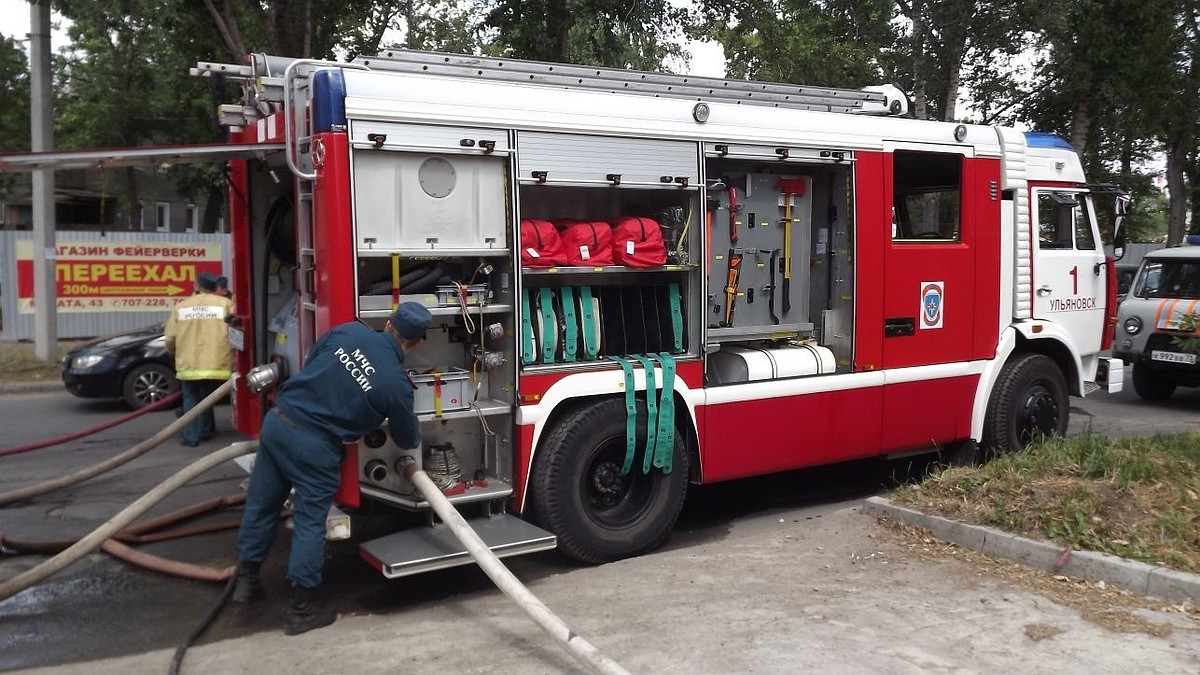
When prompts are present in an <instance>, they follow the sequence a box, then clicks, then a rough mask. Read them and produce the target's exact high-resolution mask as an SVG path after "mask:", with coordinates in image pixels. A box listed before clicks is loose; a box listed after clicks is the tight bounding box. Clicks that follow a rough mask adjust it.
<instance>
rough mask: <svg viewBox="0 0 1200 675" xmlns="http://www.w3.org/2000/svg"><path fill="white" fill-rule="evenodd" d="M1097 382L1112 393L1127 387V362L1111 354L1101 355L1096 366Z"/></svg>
mask: <svg viewBox="0 0 1200 675" xmlns="http://www.w3.org/2000/svg"><path fill="white" fill-rule="evenodd" d="M1096 384H1098V385H1100V387H1101V388H1102V389H1104V390H1105V391H1107V392H1108V393H1110V394H1116V393H1118V392H1120V391H1121V390H1122V389H1124V388H1125V362H1124V361H1122V360H1121V359H1118V358H1114V357H1111V356H1106V357H1101V359H1100V363H1099V365H1098V366H1097V368H1096Z"/></svg>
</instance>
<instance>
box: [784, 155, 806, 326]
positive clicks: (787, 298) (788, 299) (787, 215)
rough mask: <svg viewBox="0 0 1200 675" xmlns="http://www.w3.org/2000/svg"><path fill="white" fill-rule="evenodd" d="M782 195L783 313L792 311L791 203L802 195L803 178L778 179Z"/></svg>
mask: <svg viewBox="0 0 1200 675" xmlns="http://www.w3.org/2000/svg"><path fill="white" fill-rule="evenodd" d="M778 186H779V191H780V192H781V193H783V313H784V314H787V313H788V312H789V311H791V309H792V220H793V219H792V202H793V201H795V199H796V198H797V197H802V196H803V195H804V179H803V178H780V179H779V183H778Z"/></svg>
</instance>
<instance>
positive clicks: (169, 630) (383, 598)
mask: <svg viewBox="0 0 1200 675" xmlns="http://www.w3.org/2000/svg"><path fill="white" fill-rule="evenodd" d="M1072 403H1073V415H1072V425H1071V432H1072V433H1081V432H1083V431H1084V430H1086V429H1089V428H1090V429H1091V430H1092V431H1093V432H1095V433H1099V434H1102V435H1114V436H1116V435H1148V434H1152V433H1158V432H1168V431H1186V430H1200V415H1198V414H1197V412H1198V411H1200V392H1196V391H1191V390H1187V391H1181V392H1180V393H1179V394H1177V395H1176V397H1175V398H1174V399H1172V400H1171V401H1169V402H1166V403H1158V404H1148V403H1145V402H1142V401H1140V400H1139V399H1138V398H1137V397H1136V395H1134V394H1133V393H1132V392H1128V393H1121V394H1116V395H1109V394H1105V393H1098V394H1095V395H1093V396H1092V397H1089V398H1088V399H1072ZM124 412H125V411H124V409H123V408H121V406H119V405H118V404H115V403H106V402H95V401H82V400H79V399H75V398H73V397H71V396H69V395H67V394H65V393H53V394H30V395H19V396H7V397H3V398H0V429H3V430H4V432H3V435H2V436H0V438H2V440H0V449H3V448H6V447H12V446H17V445H22V444H24V443H28V442H32V441H35V440H40V439H43V438H47V437H53V436H57V435H61V434H65V433H68V432H71V431H75V430H77V429H80V428H84V427H88V426H91V425H94V424H97V423H99V422H102V421H106V420H109V419H112V418H113V417H116V416H118V415H121V414H124ZM227 416H228V407H225V406H222V407H219V408H218V431H219V432H221V433H219V434H218V436H217V438H215V439H213V440H211V441H209V442H207V443H205V444H204V445H202V446H201V447H200V448H195V449H193V448H185V447H183V446H180V445H179V444H178V443H176V442H174V441H168V442H167V443H165V444H163V445H162V446H160V447H159V448H158V449H156V450H154V451H152V452H150V453H149V454H147V455H145V456H143V457H141V458H139V459H138V460H135V461H134V462H132V463H131V464H129V465H127V466H125V467H122V468H121V469H119V470H117V471H115V472H113V473H111V474H108V475H106V476H104V477H101V478H98V479H95V480H92V481H89V482H87V483H84V484H82V485H80V486H77V487H74V488H70V489H67V490H64V491H61V492H58V493H53V494H50V495H45V496H43V497H40V498H38V499H36V500H35V501H34V502H32V503H27V504H21V505H17V506H13V507H9V508H6V509H2V510H0V531H3V532H5V533H6V535H7V536H10V537H18V538H24V539H62V538H75V537H78V536H81V535H82V534H85V533H86V532H88V531H90V530H91V529H93V528H94V527H96V526H98V525H99V524H100V523H102V522H103V521H104V520H106V519H107V518H109V517H111V516H112V515H113V514H115V513H116V512H117V511H119V510H120V509H121V508H123V507H124V506H125V505H127V504H128V503H130V502H132V501H133V500H134V499H136V498H137V497H138V496H140V495H141V494H142V493H143V492H145V491H146V490H147V489H149V488H150V487H151V486H153V485H154V484H156V483H157V482H159V481H160V480H162V479H163V478H165V477H167V476H168V475H170V474H171V473H173V472H175V471H176V470H178V469H179V468H180V467H182V466H184V465H185V464H187V463H188V462H189V461H191V460H192V459H194V458H196V457H198V456H200V455H201V454H203V453H204V452H206V451H213V450H216V449H219V448H221V447H223V446H225V445H226V444H228V443H229V442H232V441H234V440H240V437H238V436H237V435H235V434H233V433H232V432H231V431H230V430H229V423H228V420H227ZM173 420H174V417H173V414H172V413H171V412H157V413H150V414H148V415H144V416H142V417H139V418H137V419H135V420H133V421H131V422H128V423H126V424H124V425H121V426H119V427H116V428H114V429H110V430H107V431H104V432H101V433H100V434H97V435H95V436H92V437H88V438H86V439H81V440H78V441H74V442H71V443H68V444H65V445H64V446H61V447H57V448H53V449H47V450H40V451H35V452H32V453H27V454H22V455H17V456H12V457H6V458H0V462H2V463H3V464H4V466H3V471H0V492H4V491H7V490H10V489H14V488H16V487H21V486H24V485H27V484H30V483H34V482H39V481H42V480H46V479H48V478H52V477H54V476H57V475H61V474H63V473H65V472H68V471H71V470H75V469H77V468H80V467H83V466H90V465H92V464H94V463H96V462H99V461H101V460H103V459H105V458H107V457H110V456H113V455H115V454H118V453H119V452H121V451H122V450H124V449H126V448H128V447H131V446H133V445H134V444H136V443H138V442H140V441H141V440H143V439H145V438H147V437H149V436H150V435H152V434H153V433H155V432H157V431H158V430H159V429H161V428H162V427H163V426H165V425H167V424H169V423H170V422H171V421H173ZM909 468H910V466H909V464H908V463H900V464H897V463H886V462H859V463H854V464H850V465H842V466H837V467H828V468H821V469H815V470H809V471H801V472H794V473H789V474H785V475H779V476H770V477H765V478H761V479H753V480H746V481H737V482H733V483H728V484H721V485H716V486H710V487H704V488H700V489H695V490H693V491H692V492H691V493H689V500H688V504H687V506H686V508H685V511H684V514H683V516H682V517H681V520H680V523H679V525H678V527H677V531H676V534H675V536H674V537H673V539H672V540H671V542H670V543H669V545H668V547H667V549H666V551H668V552H670V551H676V552H686V551H688V550H690V549H693V548H699V547H704V546H709V545H711V544H713V543H715V542H719V541H721V540H722V539H723V538H724V537H726V536H728V535H729V534H730V533H731V532H732V531H734V529H735V528H737V527H739V526H740V525H744V524H745V523H747V522H753V521H755V520H756V519H758V520H761V519H762V518H763V517H764V514H770V513H773V512H776V511H778V510H780V509H783V510H786V511H787V513H788V515H789V518H790V519H793V520H795V521H796V522H803V521H805V520H808V519H816V518H820V517H822V516H823V515H825V514H829V513H833V512H836V511H839V510H844V509H846V508H848V507H849V506H851V505H854V504H856V503H858V502H859V501H861V500H862V499H863V498H865V497H867V496H870V495H873V494H880V493H883V492H886V491H887V490H888V489H889V488H890V487H891V486H892V485H893V484H894V483H893V481H894V480H896V479H897V478H898V479H903V478H904V472H905V471H906V470H909ZM243 478H244V476H243V475H242V474H241V473H240V471H238V470H236V469H234V468H232V467H230V468H228V469H226V468H222V469H220V470H217V471H214V472H212V473H210V474H207V475H206V476H205V477H204V478H203V479H201V480H200V481H197V482H195V483H193V484H192V485H189V486H188V487H187V488H186V489H184V490H182V491H180V492H179V493H177V494H176V495H173V496H172V497H171V499H170V500H168V501H167V502H165V503H164V504H162V505H160V506H159V507H157V508H156V509H155V510H154V511H152V512H151V515H153V514H157V513H164V512H166V511H169V510H172V509H175V508H178V507H180V506H184V505H187V504H191V503H194V502H196V501H199V500H202V499H205V498H208V497H213V496H219V495H226V494H234V493H237V492H239V483H240V482H241V480H242V479H243ZM368 515H369V517H368V518H366V519H365V520H364V521H362V522H360V525H363V526H364V527H362V528H360V530H359V531H358V533H357V536H356V538H355V539H353V540H351V541H349V542H340V543H336V544H333V545H331V546H330V550H329V560H328V562H327V566H326V577H327V582H326V586H327V590H328V592H329V595H330V596H331V597H333V598H336V600H335V603H336V606H337V608H338V610H339V613H340V614H342V615H343V616H347V615H360V616H361V615H388V614H391V613H395V612H401V611H405V610H408V609H411V608H418V607H422V606H428V605H430V604H438V603H443V602H449V601H453V600H454V599H455V598H459V597H462V596H464V595H471V594H478V593H481V592H484V591H486V590H487V589H489V588H490V582H488V581H487V579H486V578H485V577H483V576H482V575H481V574H480V573H479V572H478V571H477V570H475V569H474V568H470V567H466V568H458V569H452V570H444V571H441V572H435V573H430V574H426V575H421V576H418V577H414V578H410V579H400V580H395V581H387V580H384V579H383V578H381V577H380V576H379V575H378V574H377V573H376V572H375V571H374V570H373V569H371V568H370V567H368V566H367V565H366V564H364V563H363V562H362V561H361V560H360V559H359V558H358V555H357V550H356V548H357V543H358V541H359V540H360V538H366V537H370V536H372V535H373V534H374V533H376V532H379V533H382V532H386V531H387V530H388V528H389V526H390V523H391V521H392V520H393V519H394V518H395V517H396V516H395V515H394V514H391V513H388V512H381V513H377V514H368ZM236 517H237V512H236V511H235V512H230V513H225V514H214V515H211V516H206V517H205V518H202V519H200V521H199V522H208V521H221V520H230V519H236ZM781 522H782V521H781ZM233 536H234V531H233V530H228V531H224V532H219V533H215V534H209V535H203V536H198V537H191V538H188V539H186V540H180V541H174V542H162V543H157V544H151V545H149V546H148V547H147V550H149V551H150V552H153V553H158V554H161V555H164V556H166V557H170V558H175V559H179V560H186V561H189V562H197V563H202V564H207V565H212V566H215V567H220V566H224V565H227V564H230V563H231V562H232V560H233ZM286 539H287V536H286V533H284V534H283V535H282V536H281V537H280V541H278V542H277V544H276V553H275V554H274V555H273V556H272V558H271V559H270V561H269V562H268V565H267V568H266V569H265V570H264V575H265V579H266V580H267V590H268V592H269V593H270V594H271V595H272V596H273V597H275V598H280V597H283V596H284V595H285V589H284V587H283V584H284V582H283V576H284V570H283V566H284V564H285V560H284V559H285V555H284V552H285V551H286V546H287V544H288V542H287V541H286ZM43 559H44V558H42V557H40V556H10V555H4V556H0V579H7V578H11V577H12V576H15V575H16V574H18V573H19V572H21V571H23V570H25V569H28V568H29V567H32V566H33V565H35V564H37V563H38V562H40V561H41V560H43ZM509 563H510V566H511V567H512V568H513V570H514V572H515V573H516V574H517V575H518V576H519V577H520V578H522V579H523V580H525V581H526V582H527V583H528V582H536V581H537V580H539V579H550V578H553V577H557V576H559V575H562V574H570V573H572V572H573V571H574V570H575V569H576V568H575V566H574V565H572V564H570V563H569V562H567V561H565V560H564V559H562V558H561V557H560V556H559V555H558V554H555V553H545V554H537V555H533V556H525V557H523V558H518V559H510V560H509ZM219 592H220V585H219V584H214V583H204V582H195V581H184V580H179V579H175V578H171V577H165V576H162V575H158V574H154V573H150V572H145V571H140V570H133V569H130V568H129V567H127V566H125V565H124V564H123V563H119V562H117V561H115V560H112V559H110V558H109V557H107V556H106V555H103V554H93V555H91V556H88V557H87V558H85V559H84V560H82V561H80V562H78V563H76V564H75V565H73V566H72V567H70V568H68V569H67V570H64V571H63V572H60V573H59V574H58V575H56V576H54V577H52V578H51V579H49V580H47V581H46V582H44V583H43V584H41V585H39V586H37V587H35V588H34V589H31V590H30V591H27V592H24V593H22V594H19V595H18V596H16V597H14V598H11V599H9V600H6V601H4V602H0V670H14V669H24V668H31V667H37V666H52V665H57V664H69V663H76V662H80V661H85V660H94V659H99V658H105V657H116V656H122V655H131V654H138V653H142V652H147V651H151V650H155V649H167V648H171V647H173V646H174V645H175V644H177V643H178V642H179V640H181V639H182V638H183V636H184V635H185V634H186V633H187V632H188V631H189V630H190V629H191V627H192V626H193V625H194V623H195V622H196V621H197V620H198V619H199V618H200V617H201V616H202V615H203V614H204V613H205V612H206V611H207V610H208V608H209V607H210V606H211V604H212V602H213V601H214V600H215V599H216V597H217V596H218V594H219ZM281 624H282V608H281V607H279V606H278V605H272V606H271V607H270V608H268V609H267V610H266V611H244V610H240V609H239V608H234V609H230V610H227V611H225V612H224V613H222V615H221V616H220V617H219V618H218V620H217V622H216V623H215V624H214V625H213V627H212V628H211V629H210V630H209V632H207V633H206V634H205V636H204V638H203V639H202V640H201V644H212V643H216V642H219V641H222V640H227V639H233V638H236V637H239V636H244V635H247V634H251V633H278V631H279V628H280V626H281Z"/></svg>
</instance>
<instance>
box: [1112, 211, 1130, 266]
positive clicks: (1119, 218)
mask: <svg viewBox="0 0 1200 675" xmlns="http://www.w3.org/2000/svg"><path fill="white" fill-rule="evenodd" d="M1132 201H1133V200H1132V199H1130V198H1129V197H1128V196H1127V195H1121V196H1118V197H1117V203H1116V208H1115V210H1116V217H1115V218H1114V219H1113V258H1114V259H1116V260H1120V259H1121V258H1124V257H1125V247H1126V244H1127V243H1128V241H1129V234H1128V225H1129V206H1130V204H1131V203H1132Z"/></svg>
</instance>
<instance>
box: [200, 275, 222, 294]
mask: <svg viewBox="0 0 1200 675" xmlns="http://www.w3.org/2000/svg"><path fill="white" fill-rule="evenodd" d="M219 279H220V277H218V276H217V275H215V274H213V273H212V272H201V273H200V274H199V275H197V276H196V286H197V287H198V288H201V289H203V290H206V291H212V290H216V288H217V281H218V280H219Z"/></svg>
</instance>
